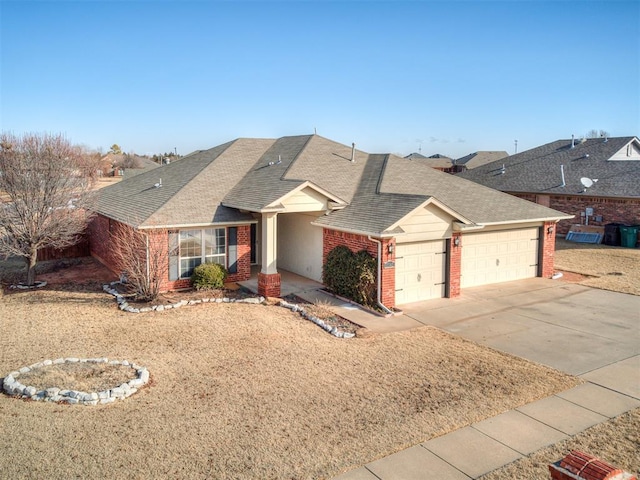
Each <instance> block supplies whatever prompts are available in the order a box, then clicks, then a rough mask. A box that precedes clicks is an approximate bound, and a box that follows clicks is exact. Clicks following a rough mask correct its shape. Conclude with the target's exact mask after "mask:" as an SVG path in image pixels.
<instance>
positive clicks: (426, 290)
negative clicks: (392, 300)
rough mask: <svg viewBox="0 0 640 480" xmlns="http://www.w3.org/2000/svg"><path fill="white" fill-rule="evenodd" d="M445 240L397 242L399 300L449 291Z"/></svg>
mask: <svg viewBox="0 0 640 480" xmlns="http://www.w3.org/2000/svg"><path fill="white" fill-rule="evenodd" d="M445 250H446V249H445V243H444V240H437V241H434V242H417V243H399V244H396V304H398V305H401V304H403V303H411V302H419V301H421V300H428V299H430V298H442V297H444V294H445V279H446V276H445V266H446V251H445Z"/></svg>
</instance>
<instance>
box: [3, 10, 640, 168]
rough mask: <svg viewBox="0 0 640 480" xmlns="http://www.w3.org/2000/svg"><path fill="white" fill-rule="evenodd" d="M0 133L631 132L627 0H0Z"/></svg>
mask: <svg viewBox="0 0 640 480" xmlns="http://www.w3.org/2000/svg"><path fill="white" fill-rule="evenodd" d="M0 42H1V43H0V49H1V50H0V55H1V64H0V67H1V71H0V128H1V129H2V130H5V131H6V130H9V131H13V132H14V133H22V132H34V131H35V132H43V131H47V132H63V133H65V134H66V135H67V137H68V138H69V139H71V140H72V141H73V142H74V143H83V144H85V145H87V146H89V147H92V148H100V147H101V148H102V149H103V150H104V151H106V150H108V149H109V147H110V146H111V145H112V144H113V143H118V144H119V145H120V146H121V147H122V148H123V150H125V151H130V152H136V153H139V154H145V153H156V152H164V151H169V150H173V149H174V148H177V150H178V153H181V154H186V153H188V152H190V151H193V150H196V149H205V148H210V147H212V146H215V145H218V144H220V143H223V142H226V141H228V140H231V139H234V138H237V137H279V136H284V135H300V134H308V133H313V132H314V129H317V133H318V134H320V135H322V136H324V137H328V138H331V139H333V140H336V141H339V142H342V143H345V144H349V145H350V144H351V142H355V143H356V145H357V147H358V148H360V149H363V150H365V151H369V152H393V153H399V154H403V155H405V154H408V153H411V152H413V151H418V149H419V148H421V151H422V153H423V154H426V155H431V154H434V153H442V154H445V155H449V156H452V157H460V156H463V155H465V154H467V153H470V152H473V151H477V150H506V151H508V152H509V153H513V151H514V140H516V139H517V140H518V150H519V151H522V150H525V149H528V148H533V147H535V146H537V145H540V144H543V143H547V142H550V141H553V140H556V139H558V138H570V136H571V134H575V135H576V136H580V135H584V134H585V133H586V132H587V131H589V130H591V129H604V130H606V131H608V132H610V134H611V135H613V136H624V135H640V73H639V70H640V2H638V1H637V0H635V1H628V2H625V1H615V0H613V1H612V0H608V1H606V2H599V1H569V2H561V1H551V2H538V1H502V2H494V1H475V2H458V1H450V2H445V1H433V2H430V1H411V2H397V1H394V2H385V1H351V2H339V1H304V2H303V1H300V2H296V1H287V2H268V1H261V2H215V1H211V2H205V1H196V2H189V1H141V2H125V1H111V2H100V1H84V2H81V1H75V2H56V1H45V2H32V1H7V0H0Z"/></svg>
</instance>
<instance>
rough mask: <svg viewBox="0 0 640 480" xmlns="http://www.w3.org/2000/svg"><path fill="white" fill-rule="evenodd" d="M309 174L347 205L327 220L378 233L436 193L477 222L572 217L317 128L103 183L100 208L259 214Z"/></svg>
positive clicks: (200, 216)
mask: <svg viewBox="0 0 640 480" xmlns="http://www.w3.org/2000/svg"><path fill="white" fill-rule="evenodd" d="M160 179H162V186H161V187H154V184H156V183H159V181H160ZM307 181H308V182H311V183H312V184H314V185H316V186H318V187H320V188H321V189H323V190H325V191H327V192H328V193H329V194H331V195H332V196H333V197H334V198H337V199H339V200H341V201H342V202H344V203H346V204H347V206H346V207H345V208H344V209H342V210H338V211H334V212H332V213H330V214H328V215H324V216H322V217H320V218H319V219H318V221H317V223H318V224H320V225H324V226H327V227H330V228H336V229H346V230H349V231H356V232H362V233H367V234H372V235H380V234H383V233H385V232H386V233H389V232H387V230H388V229H389V228H391V227H392V226H393V225H394V224H395V223H396V222H397V221H399V220H400V219H402V218H403V217H405V216H406V215H407V214H409V213H410V212H412V211H413V210H414V209H415V208H417V207H418V206H420V205H421V204H423V203H424V202H425V201H427V200H428V199H430V198H433V199H434V200H436V201H438V202H440V203H441V204H443V205H444V206H446V207H447V208H448V209H449V210H450V211H453V212H455V213H456V215H457V216H458V218H460V219H462V220H463V221H465V222H473V223H478V224H483V223H501V222H524V221H534V220H536V221H537V220H542V219H557V218H562V217H563V214H562V213H560V212H557V211H555V210H551V209H548V208H546V207H543V206H540V205H536V204H534V203H531V202H527V201H524V200H521V199H518V198H515V197H512V196H510V195H506V194H503V193H501V192H498V191H495V190H492V189H489V188H486V187H483V186H481V185H478V184H476V183H473V182H469V181H467V180H464V179H462V178H458V177H455V176H452V175H449V174H445V173H442V172H439V171H437V170H434V169H432V168H430V167H429V166H428V165H427V164H425V163H424V162H423V161H421V160H411V159H403V158H399V157H396V156H394V155H386V154H375V155H370V154H366V153H364V152H361V151H356V152H355V162H351V147H348V146H346V145H341V144H338V143H336V142H333V141H331V140H328V139H325V138H322V137H319V136H317V135H303V136H295V137H282V138H280V139H277V140H273V139H238V140H235V141H232V142H229V143H226V144H223V145H220V146H218V147H215V148H212V149H209V150H205V151H198V152H194V153H192V154H190V155H188V156H186V157H184V158H182V159H181V160H180V161H177V162H173V163H171V164H170V165H165V166H162V167H159V168H157V169H155V170H153V171H151V172H146V173H142V174H140V175H138V176H136V177H133V178H131V179H126V180H123V181H122V182H120V183H118V184H115V185H113V186H110V187H107V188H104V189H102V190H101V191H100V195H101V196H100V199H99V204H98V208H97V211H98V212H99V213H102V214H104V215H106V216H108V217H111V218H114V219H116V220H119V221H123V222H126V223H129V224H132V225H135V226H139V227H159V226H173V227H176V226H187V225H194V226H195V225H207V224H211V223H230V222H241V221H253V217H252V216H251V214H250V213H246V211H253V212H258V211H260V210H262V209H265V208H266V207H267V206H268V205H270V204H272V203H273V202H275V201H276V200H278V199H279V198H281V197H283V196H284V195H286V194H288V193H290V192H291V191H293V190H294V189H296V188H297V187H299V186H301V185H302V184H303V183H304V182H307ZM243 212H244V213H243Z"/></svg>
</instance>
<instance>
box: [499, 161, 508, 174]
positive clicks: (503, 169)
mask: <svg viewBox="0 0 640 480" xmlns="http://www.w3.org/2000/svg"><path fill="white" fill-rule="evenodd" d="M506 171H507V169H506V168H505V166H504V163H503V164H502V168H501V169H500V175H504V172H506Z"/></svg>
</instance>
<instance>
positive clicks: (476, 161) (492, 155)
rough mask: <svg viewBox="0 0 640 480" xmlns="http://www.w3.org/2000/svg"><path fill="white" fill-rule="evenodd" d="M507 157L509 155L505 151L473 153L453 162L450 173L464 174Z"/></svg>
mask: <svg viewBox="0 0 640 480" xmlns="http://www.w3.org/2000/svg"><path fill="white" fill-rule="evenodd" d="M508 156H509V154H508V153H507V152H505V151H498V152H494V151H481V152H473V153H470V154H469V155H465V156H464V157H461V158H457V159H455V160H453V162H452V167H451V172H450V173H460V172H464V171H465V170H471V169H473V168H477V167H480V166H481V165H486V164H487V163H491V162H493V161H495V160H500V159H501V158H505V157H508Z"/></svg>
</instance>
